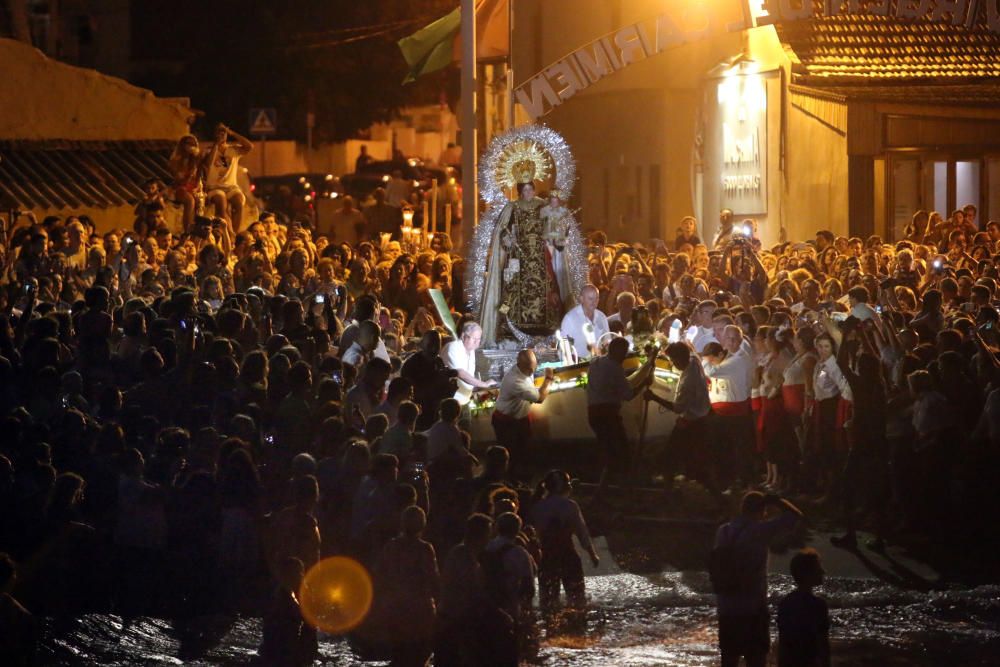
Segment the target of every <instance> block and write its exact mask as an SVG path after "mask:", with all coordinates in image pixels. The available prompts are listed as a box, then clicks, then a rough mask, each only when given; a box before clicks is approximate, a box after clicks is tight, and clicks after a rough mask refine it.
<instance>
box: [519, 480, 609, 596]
mask: <svg viewBox="0 0 1000 667" xmlns="http://www.w3.org/2000/svg"><path fill="white" fill-rule="evenodd" d="M540 486H541V488H542V490H543V492H544V497H543V498H542V499H541V500H539V501H538V502H537V503H535V506H534V507H532V508H531V514H530V522H531V524H532V525H533V526H534V527H535V528H536V529H537V530H538V536H539V539H540V540H541V544H542V557H541V562H539V564H538V595H539V603H540V605H541V607H542V610H543V611H545V612H552V611H554V610H555V609H556V607H557V606H558V604H559V586H560V584H562V587H563V588H564V589H565V590H566V602H567V604H568V605H569V606H570V607H572V608H573V609H577V610H579V609H582V608H583V607H584V606H585V605H586V603H587V596H586V593H585V589H584V583H583V564H582V563H581V562H580V556H579V554H577V553H576V547H575V546H573V536H574V535H575V536H576V539H577V540H578V541H579V542H580V546H581V547H582V548H583V549H584V551H586V552H587V554H588V555H589V556H590V562H591V564H592V565H593V566H594V567H597V566H598V565H599V564H600V562H601V559H600V558H599V557H598V555H597V549H595V548H594V543H593V542H592V541H591V539H590V531H589V530H587V523H586V522H585V521H584V519H583V513H582V512H580V506H579V505H577V503H576V501H575V500H571V499H570V497H569V495H570V492H571V491H572V490H573V487H572V484H571V482H570V478H569V475H568V474H566V472H565V471H563V470H552V471H551V472H549V474H547V475H546V476H545V479H543V480H542V483H541V485H540Z"/></svg>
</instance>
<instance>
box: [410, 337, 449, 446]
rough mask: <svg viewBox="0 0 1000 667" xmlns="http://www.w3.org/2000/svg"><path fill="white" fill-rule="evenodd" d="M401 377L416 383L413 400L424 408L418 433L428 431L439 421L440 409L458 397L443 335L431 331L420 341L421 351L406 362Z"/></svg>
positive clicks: (419, 421)
mask: <svg viewBox="0 0 1000 667" xmlns="http://www.w3.org/2000/svg"><path fill="white" fill-rule="evenodd" d="M400 376H401V377H404V378H406V379H407V380H409V381H410V382H412V383H413V400H414V401H415V402H416V403H417V405H419V406H420V418H419V419H418V420H417V430H418V431H426V430H427V429H429V428H430V427H431V426H433V424H434V420H435V419H436V418H437V413H438V405H439V404H440V403H441V401H443V400H444V399H446V398H449V397H450V396H452V395H453V394H454V393H455V389H456V386H457V385H456V381H455V378H456V373H455V371H453V370H450V369H449V368H447V367H446V366H445V364H444V361H443V360H442V359H441V334H440V333H439V332H438V331H436V330H432V331H428V332H426V333H425V334H424V335H423V337H422V338H421V339H420V351H419V352H417V353H415V354H413V355H411V356H410V357H409V358H408V359H407V360H406V361H404V362H403V368H402V370H401V372H400Z"/></svg>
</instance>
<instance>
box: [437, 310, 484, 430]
mask: <svg viewBox="0 0 1000 667" xmlns="http://www.w3.org/2000/svg"><path fill="white" fill-rule="evenodd" d="M482 339H483V329H482V327H480V326H479V325H478V324H477V323H475V322H466V323H465V324H463V325H462V330H461V331H460V332H459V339H458V340H453V341H451V342H450V343H448V344H447V345H445V346H444V348H443V349H442V350H441V358H442V359H444V363H445V364H447V366H448V368H451V369H453V370H455V371H458V388H457V389H456V390H455V396H454V398H455V400H456V401H458V404H459V405H460V406H461V407H462V416H461V418H460V419H459V422H460V423H463V422H464V423H465V424H469V423H471V421H472V416H471V415H470V414H469V401H470V400H472V391H473V389H488V388H489V387H495V386H496V384H497V383H496V382H495V381H493V380H480V379H479V378H477V377H476V350H478V349H479V343H480V342H481V341H482ZM465 429H466V430H468V427H465Z"/></svg>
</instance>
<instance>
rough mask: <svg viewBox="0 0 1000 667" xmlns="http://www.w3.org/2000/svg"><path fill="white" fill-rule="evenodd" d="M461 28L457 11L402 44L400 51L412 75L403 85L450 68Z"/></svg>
mask: <svg viewBox="0 0 1000 667" xmlns="http://www.w3.org/2000/svg"><path fill="white" fill-rule="evenodd" d="M461 27H462V17H461V8H460V7H456V8H455V9H454V11H452V12H451V13H449V14H447V15H445V16H442V17H441V18H439V19H438V20H437V21H434V22H433V23H430V24H428V25H426V26H424V27H423V28H421V29H420V30H418V31H416V32H415V33H413V34H412V35H410V36H408V37H404V38H403V39H401V40H399V42H397V43H398V44H399V50H400V51H402V52H403V58H404V59H405V60H406V64H407V65H409V66H410V73H409V74H407V75H406V78H405V79H403V83H411V82H413V81H416V79H417V77H420V76H423V75H424V74H430V73H431V72H436V71H438V70H440V69H444V68H445V67H447V66H448V65H450V64H451V60H452V55H453V51H454V45H455V36H456V35H458V31H459V29H460V28H461Z"/></svg>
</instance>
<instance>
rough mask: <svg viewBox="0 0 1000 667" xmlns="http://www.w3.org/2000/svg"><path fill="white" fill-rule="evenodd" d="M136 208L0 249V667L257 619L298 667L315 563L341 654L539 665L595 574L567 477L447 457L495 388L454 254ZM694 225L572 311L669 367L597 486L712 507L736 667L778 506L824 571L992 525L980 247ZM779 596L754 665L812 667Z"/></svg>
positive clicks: (999, 396)
mask: <svg viewBox="0 0 1000 667" xmlns="http://www.w3.org/2000/svg"><path fill="white" fill-rule="evenodd" d="M220 131H221V130H220ZM162 192H163V188H162V185H161V184H157V183H150V184H149V187H148V193H149V197H148V200H147V201H146V202H145V203H144V204H145V205H140V207H139V209H138V213H137V221H136V225H135V227H134V229H131V230H113V231H105V232H104V233H100V234H99V233H97V231H96V228H97V226H96V225H95V222H94V221H92V220H90V219H87V218H86V217H84V216H81V217H76V216H67V217H66V218H54V217H53V218H47V219H45V220H42V221H37V220H34V219H33V218H32V217H31V216H28V215H22V216H20V217H19V218H18V219H17V220H16V221H15V224H13V225H10V224H6V225H5V226H4V235H5V238H4V239H3V244H2V246H0V248H2V251H3V256H2V262H3V267H2V268H3V284H2V289H0V432H2V433H3V437H2V438H0V551H2V552H4V554H5V555H3V556H2V557H0V585H2V587H3V591H4V593H3V597H2V598H0V619H2V621H3V622H2V623H0V628H2V629H0V654H2V655H5V656H8V657H10V658H11V662H6V659H5V662H6V664H32V663H33V662H35V661H38V660H40V659H41V658H40V656H41V655H43V654H42V653H40V652H39V649H38V648H37V646H36V640H37V638H38V636H39V633H40V632H41V631H42V628H43V626H44V625H45V624H46V623H49V622H50V621H51V619H57V620H58V619H69V618H74V617H77V616H79V615H81V614H84V613H87V612H92V611H96V612H108V611H110V612H113V613H116V614H120V615H122V616H124V617H126V618H135V617H137V616H140V615H153V616H165V617H169V618H172V619H176V620H177V623H178V624H180V625H183V624H185V623H192V622H194V619H197V618H198V617H201V616H205V615H209V614H213V613H242V614H249V615H254V616H262V617H263V637H262V642H261V648H260V660H261V663H262V664H268V665H300V664H308V663H310V661H311V660H312V659H313V658H314V657H315V656H316V651H317V641H318V640H317V633H316V631H315V630H314V629H313V628H311V627H310V626H309V625H308V624H307V623H305V622H304V621H303V620H302V616H301V614H300V613H299V609H298V599H297V591H298V587H299V584H300V581H301V579H302V576H303V574H304V573H305V572H307V571H308V570H309V569H310V568H311V567H312V566H313V565H315V564H316V563H317V562H319V561H320V560H321V559H323V558H326V557H328V556H331V555H348V556H350V557H352V558H354V559H356V560H357V561H359V562H360V563H362V564H364V565H365V567H366V568H367V569H368V570H369V571H370V572H371V573H372V576H373V579H374V582H375V597H374V603H373V606H372V609H371V612H370V613H369V615H368V617H367V619H366V620H365V622H364V623H363V624H362V625H361V626H360V627H359V628H357V629H356V630H355V632H354V635H353V639H354V641H355V642H356V643H357V647H358V648H357V650H358V651H361V652H364V651H367V650H370V651H372V652H373V654H375V653H379V652H380V654H381V655H383V656H388V657H390V658H391V659H392V661H393V664H399V665H422V664H425V663H426V661H427V660H428V659H429V658H430V656H431V655H432V654H433V655H434V660H435V664H437V665H484V664H516V663H517V661H518V660H519V659H527V658H530V657H531V656H532V655H534V654H535V653H536V652H537V650H538V647H537V644H538V632H537V629H536V628H537V625H538V623H537V618H536V615H537V614H538V613H539V612H541V614H542V615H544V616H546V617H552V616H553V615H557V614H560V613H566V610H561V606H563V605H565V607H566V608H567V609H569V610H570V612H569V613H573V610H576V611H577V612H578V611H579V610H580V609H581V608H583V607H584V606H585V605H586V591H585V586H584V577H583V569H582V563H581V559H580V556H579V555H578V550H577V549H576V548H575V546H574V536H575V538H576V542H577V543H578V544H579V545H580V547H581V549H582V551H583V552H584V553H588V554H589V555H590V558H591V560H592V561H593V563H594V564H595V565H596V564H597V563H598V562H599V558H598V554H597V550H596V548H595V547H594V545H593V543H592V541H591V537H590V534H589V532H588V529H587V524H586V522H585V520H584V518H583V513H582V512H581V509H580V506H579V505H578V504H577V502H576V501H575V500H573V498H572V490H573V485H572V484H571V481H570V474H575V473H576V469H578V468H579V467H580V462H579V461H573V460H567V461H565V463H564V464H563V466H562V468H563V469H561V470H553V471H549V472H546V471H545V470H544V469H537V468H536V469H532V467H531V459H532V450H531V447H526V448H522V449H521V451H518V452H517V455H518V456H519V457H522V460H521V461H519V462H518V463H519V464H520V463H524V464H525V465H519V466H518V467H517V468H516V469H514V470H513V471H512V468H511V466H510V463H511V461H510V455H511V452H509V451H508V449H507V448H504V447H501V446H492V447H489V448H487V449H485V450H484V449H483V448H482V447H480V446H479V443H475V442H472V441H471V438H470V436H469V430H470V429H469V419H470V418H472V417H471V413H470V410H469V401H470V394H471V393H472V391H473V390H475V391H478V390H490V385H491V383H489V382H486V381H482V380H480V379H478V378H475V377H472V376H470V375H469V373H468V372H467V370H466V369H463V367H461V366H456V361H455V359H467V355H468V354H471V353H472V352H474V351H475V348H476V346H477V345H478V337H477V336H478V335H479V334H481V332H479V331H477V327H476V325H475V323H474V322H473V321H472V318H471V316H470V314H469V313H467V312H466V310H467V309H466V307H465V304H464V300H463V294H464V289H463V286H462V278H463V275H464V266H463V264H464V260H463V259H462V257H461V256H460V255H459V254H456V253H455V252H454V251H453V249H452V247H451V242H450V239H448V238H447V237H445V236H444V235H437V236H435V237H433V239H432V240H431V243H430V246H429V247H428V248H426V249H424V248H421V249H418V250H414V249H412V248H407V247H405V246H404V245H401V242H400V240H398V238H393V235H392V234H391V230H390V234H389V236H388V237H385V236H382V234H381V232H376V230H366V228H365V227H364V218H363V217H362V218H359V219H358V220H359V224H360V225H361V227H360V228H359V230H358V233H359V234H360V236H361V239H362V240H361V241H357V240H355V239H353V238H352V239H350V240H349V241H345V240H342V239H336V238H328V237H326V236H321V235H314V229H313V226H312V224H311V223H310V222H309V221H308V220H286V219H283V218H282V217H281V216H279V215H274V214H269V213H264V214H262V215H261V216H260V219H259V220H255V221H252V222H250V223H249V224H244V225H243V227H244V228H243V229H239V228H238V227H237V228H234V226H233V221H232V219H231V218H230V217H227V215H223V216H221V217H215V218H206V217H201V216H198V215H195V216H193V218H192V219H191V222H190V225H189V226H188V228H187V231H185V232H183V233H180V234H175V233H173V232H172V231H170V230H169V229H168V228H167V227H166V226H165V225H164V224H163V219H162V215H161V214H160V210H161V209H160V208H158V207H159V206H160V204H158V203H157V202H158V201H159V199H160V198H161V196H162ZM383 194H384V193H383ZM380 196H381V195H380ZM219 208H220V211H222V212H223V213H224V214H225V213H226V212H227V210H226V206H225V204H224V202H220V203H219ZM245 222H246V221H244V223H245ZM694 222H695V221H693V219H685V220H684V221H683V222H682V224H681V226H680V228H679V229H678V232H677V236H676V238H674V239H669V240H667V241H663V240H653V241H647V242H643V243H611V242H608V240H607V239H606V238H605V236H604V234H603V233H601V232H596V233H591V234H589V235H588V243H589V255H590V256H589V262H590V283H591V284H592V285H591V286H589V287H588V288H587V290H588V292H589V293H590V294H591V295H593V296H594V297H595V298H593V299H592V301H593V305H592V306H591V307H592V308H594V309H595V310H599V311H601V312H603V313H605V314H606V315H608V316H610V317H608V318H607V326H608V328H609V330H611V331H615V332H617V333H620V334H621V335H622V336H624V337H625V338H626V339H627V340H628V341H629V347H630V348H631V349H632V350H634V351H640V352H642V351H644V353H645V354H656V353H655V352H653V351H652V350H654V349H655V348H654V347H649V344H650V343H652V342H655V341H656V340H661V339H662V340H663V341H664V343H666V342H668V341H669V342H670V343H671V345H669V346H668V345H663V346H662V351H661V352H660V353H661V354H663V355H664V357H665V358H667V359H669V360H670V362H671V363H672V364H673V365H674V367H675V368H676V369H677V370H679V371H681V372H682V374H683V377H682V381H681V386H682V387H683V388H684V389H683V392H681V391H679V392H678V395H677V396H676V397H675V398H674V399H673V400H666V399H664V398H663V397H660V396H656V395H655V394H650V393H647V394H646V395H645V400H650V401H653V400H656V401H658V402H660V403H662V404H663V405H664V408H665V409H673V410H675V411H676V412H677V413H678V426H677V428H675V430H674V433H673V434H672V436H671V439H670V442H669V443H668V444H667V445H666V447H665V448H664V453H663V455H662V456H659V457H657V458H656V459H655V460H654V461H649V462H648V463H649V464H650V465H648V466H644V465H643V466H640V465H639V462H633V463H632V465H631V467H630V469H629V470H625V471H618V474H619V475H620V476H621V477H622V478H623V479H627V480H628V481H631V482H634V483H647V482H650V480H651V475H647V476H646V477H643V476H642V475H641V474H639V472H637V471H638V470H639V469H640V468H641V469H643V470H648V471H650V472H651V473H653V474H655V475H656V480H657V481H658V483H659V481H661V480H662V481H663V483H665V485H666V488H665V489H664V494H665V495H664V501H663V502H664V503H670V502H674V501H675V499H676V494H677V489H676V488H675V486H674V479H675V476H676V475H678V474H683V475H685V476H686V477H687V478H688V479H692V480H695V481H696V482H697V483H698V484H699V485H700V486H702V487H703V488H704V489H705V491H706V492H707V493H709V494H710V496H711V497H712V498H714V499H716V500H717V501H718V502H719V506H720V507H721V508H729V509H734V508H738V511H737V514H738V516H737V518H735V519H734V520H733V521H732V522H729V523H726V524H724V525H723V526H722V527H721V528H720V529H719V534H718V535H717V538H716V543H715V547H714V549H713V552H712V553H713V559H712V566H711V568H710V570H711V575H712V580H713V586H715V590H716V592H717V594H718V598H719V618H720V628H719V631H720V644H721V649H722V656H723V662H724V664H727V665H728V664H736V663H735V662H734V661H733V658H734V656H735V658H736V660H738V658H739V656H740V655H744V656H746V658H747V660H748V661H753V662H750V663H748V664H763V662H761V660H763V656H766V654H767V651H768V646H769V642H770V633H769V612H768V598H767V581H766V570H765V568H766V562H767V546H768V544H769V543H770V541H771V540H772V539H773V538H774V536H776V535H777V534H779V533H782V532H785V531H788V530H793V529H794V528H795V527H796V526H798V525H799V524H800V523H801V514H802V513H801V511H800V510H799V509H798V507H796V505H797V504H801V503H799V499H804V500H807V501H809V502H810V503H813V504H815V505H817V506H823V505H825V506H826V507H827V508H831V511H832V513H833V514H834V515H835V516H836V517H838V518H837V521H838V523H839V525H840V527H842V529H843V535H838V536H836V537H835V538H834V543H835V545H837V546H840V547H844V548H847V549H855V548H858V542H859V539H860V538H859V537H858V530H859V529H866V530H868V531H870V532H871V533H872V534H873V539H872V541H871V543H870V544H869V545H868V546H870V548H872V549H875V550H879V549H884V548H885V547H886V545H887V544H891V543H893V541H897V540H901V541H909V542H912V541H914V540H942V539H944V540H948V541H949V542H954V541H955V540H958V539H961V538H962V535H961V534H960V533H961V530H962V529H963V526H964V524H956V523H955V521H954V517H956V516H970V515H979V516H988V515H989V513H990V512H994V511H995V510H996V509H997V506H998V497H997V485H996V484H995V479H996V473H997V468H998V466H997V463H998V446H1000V392H998V391H996V389H997V382H998V379H1000V359H998V356H997V350H998V349H1000V338H998V334H1000V331H998V328H1000V322H998V320H1000V316H998V311H997V309H996V303H997V301H998V300H1000V295H998V294H997V290H998V281H1000V272H998V264H997V259H998V258H1000V248H998V247H997V245H996V244H997V242H998V240H1000V225H997V223H994V222H990V223H989V224H987V225H984V231H979V222H978V221H977V220H976V218H975V209H974V207H966V208H965V209H964V210H959V211H955V212H954V213H953V214H952V215H951V216H949V217H948V218H947V219H943V218H942V217H941V216H938V215H937V214H936V213H931V214H928V213H926V212H917V213H916V214H915V215H914V216H913V224H912V225H911V226H910V227H909V228H908V229H907V231H906V235H905V238H903V239H901V240H899V241H896V242H891V243H890V242H886V241H884V240H883V239H881V238H879V237H876V236H872V237H869V238H866V239H861V238H844V237H836V236H835V235H833V234H832V233H830V232H826V231H819V232H817V233H816V235H815V238H812V239H805V240H802V241H800V242H794V243H782V244H779V245H777V246H774V247H771V248H766V249H765V248H762V247H761V244H760V242H759V241H758V240H757V238H756V234H755V230H754V227H753V223H752V222H751V221H746V222H737V221H734V219H733V217H732V214H731V213H730V212H728V211H724V212H723V215H722V217H721V220H720V226H719V228H718V231H717V232H714V233H713V238H712V239H711V241H709V242H708V243H703V242H702V241H701V240H700V239H699V238H698V237H697V235H696V233H695V225H694ZM432 288H433V289H439V290H441V291H442V293H443V294H444V295H445V298H446V300H447V302H448V304H449V306H450V307H451V308H452V310H453V312H454V316H455V320H456V321H457V322H458V326H459V339H458V340H455V341H451V342H450V343H449V341H448V336H447V334H445V333H444V329H443V328H442V325H441V322H440V321H439V319H438V316H437V314H436V311H435V309H434V307H433V304H432V301H431V298H430V295H429V291H428V290H430V289H432ZM581 301H583V299H581ZM592 316H593V315H592V314H591V317H592ZM449 345H451V346H456V345H464V346H465V350H466V351H465V353H464V354H465V355H466V356H465V357H463V356H462V353H461V350H458V349H457V348H456V347H452V348H451V350H450V351H449ZM613 347H614V349H613V350H612V354H613V355H618V354H621V355H624V354H625V353H626V352H627V349H626V348H624V347H623V346H621V345H617V344H616V345H615V346H613ZM619 348H621V349H619ZM600 353H601V352H600V351H597V354H600ZM462 363H465V362H462ZM615 363H618V362H617V361H616V362H615ZM619 365H620V364H619ZM528 366H529V368H530V370H534V368H533V367H532V366H531V363H530V360H528ZM463 373H464V374H463ZM685 377H686V379H685ZM616 381H618V380H616ZM473 383H475V384H473ZM594 391H596V390H594ZM630 392H631V393H630ZM630 392H625V394H623V395H622V397H621V398H620V399H619V400H627V399H630V398H631V397H632V396H635V395H639V394H640V393H641V392H637V391H635V386H632V387H631V389H630ZM541 398H542V399H544V396H542V397H541ZM503 428H504V427H503V426H501V427H500V430H502V429H503ZM498 435H502V434H501V433H500V432H499V430H498ZM606 437H607V438H612V437H617V436H613V435H608V436H606ZM522 444H523V443H522ZM604 444H605V445H606V446H607V447H608V448H609V449H610V451H609V456H610V457H611V458H614V453H615V452H614V450H613V445H611V444H608V443H604ZM626 444H627V443H626ZM614 446H620V443H618V445H614ZM595 481H596V480H595ZM782 497H792V498H794V499H795V502H796V504H792V503H791V502H789V501H788V500H784V499H782ZM740 503H742V504H740ZM791 574H792V575H793V577H794V579H795V582H796V585H797V588H796V590H795V592H793V593H792V594H790V595H789V596H788V597H787V598H785V599H784V600H782V601H781V604H780V605H779V606H778V609H777V621H778V628H779V630H780V633H781V637H780V639H779V642H778V646H779V650H780V655H781V663H780V664H782V665H806V664H808V665H813V664H826V663H825V662H823V661H829V652H828V648H827V644H826V637H827V634H828V631H829V630H828V628H829V620H828V617H827V612H826V606H825V603H824V602H823V601H822V600H821V599H820V598H818V597H816V595H815V594H814V593H813V588H815V587H817V586H819V585H820V584H821V582H822V577H823V572H822V565H821V563H820V561H819V559H818V557H817V555H816V554H815V553H814V552H809V551H806V552H803V553H801V554H799V555H797V556H796V557H795V559H794V560H793V563H792V572H791ZM561 589H562V590H564V591H565V602H564V603H562V602H560V600H561V599H562V598H561V596H560V590H561ZM536 593H537V595H536ZM536 600H537V603H538V604H537V606H536Z"/></svg>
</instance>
